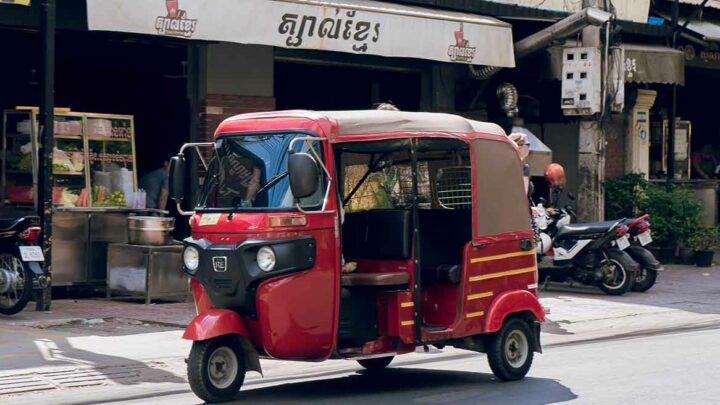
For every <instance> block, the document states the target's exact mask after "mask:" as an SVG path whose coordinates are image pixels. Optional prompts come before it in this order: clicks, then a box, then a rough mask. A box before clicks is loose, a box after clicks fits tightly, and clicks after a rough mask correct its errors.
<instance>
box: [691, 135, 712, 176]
mask: <svg viewBox="0 0 720 405" xmlns="http://www.w3.org/2000/svg"><path fill="white" fill-rule="evenodd" d="M691 160H692V167H693V169H695V174H696V175H698V176H700V178H703V179H711V178H713V176H714V175H715V169H716V168H717V166H718V162H717V160H716V159H715V154H714V151H713V147H712V145H710V144H709V143H706V144H705V145H703V147H702V149H700V150H696V151H695V152H694V153H693V154H692V156H691Z"/></svg>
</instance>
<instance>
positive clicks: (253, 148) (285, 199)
mask: <svg viewBox="0 0 720 405" xmlns="http://www.w3.org/2000/svg"><path fill="white" fill-rule="evenodd" d="M301 136H302V137H305V136H307V135H306V134H297V133H295V134H292V133H290V134H271V135H241V134H238V135H228V136H222V137H220V138H218V139H217V141H216V143H215V150H214V152H213V157H212V159H211V161H210V164H209V166H208V172H207V174H206V176H205V182H204V186H203V190H202V193H201V195H200V198H199V201H198V204H197V208H199V209H235V210H243V209H291V208H293V207H294V206H295V203H296V202H299V203H300V205H301V206H303V207H314V206H320V205H321V204H322V200H323V194H324V193H323V191H324V190H323V187H322V185H323V182H324V180H323V177H322V175H320V176H319V178H318V182H319V186H318V189H317V191H316V192H315V194H313V195H311V196H310V197H307V198H303V199H302V200H300V201H296V199H294V197H293V195H292V193H291V192H290V185H289V180H288V172H287V161H288V148H289V146H290V142H291V141H292V140H293V139H294V138H296V137H301ZM311 144H312V147H313V148H314V149H315V151H316V152H317V155H318V156H322V149H321V147H320V142H311ZM293 149H294V150H295V151H296V152H307V151H308V149H309V146H308V142H302V141H300V142H295V144H294V146H293Z"/></svg>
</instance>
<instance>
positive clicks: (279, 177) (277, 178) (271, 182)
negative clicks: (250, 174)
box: [255, 171, 288, 196]
mask: <svg viewBox="0 0 720 405" xmlns="http://www.w3.org/2000/svg"><path fill="white" fill-rule="evenodd" d="M287 175H288V172H287V171H286V172H285V173H280V174H278V175H277V176H275V177H273V178H271V179H270V180H268V182H267V183H265V185H264V186H262V187H260V189H259V190H258V191H257V192H256V193H255V196H257V195H258V194H260V193H262V192H263V191H265V190H268V189H270V188H271V187H272V186H274V185H275V184H277V183H278V182H279V181H280V180H282V179H284V178H285V177H286V176H287Z"/></svg>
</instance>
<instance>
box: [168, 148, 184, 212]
mask: <svg viewBox="0 0 720 405" xmlns="http://www.w3.org/2000/svg"><path fill="white" fill-rule="evenodd" d="M168 193H169V194H170V198H172V199H173V200H175V201H182V199H183V198H185V156H183V155H182V154H179V155H177V156H173V157H172V158H170V173H169V179H168Z"/></svg>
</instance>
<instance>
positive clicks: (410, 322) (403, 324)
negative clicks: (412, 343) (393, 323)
mask: <svg viewBox="0 0 720 405" xmlns="http://www.w3.org/2000/svg"><path fill="white" fill-rule="evenodd" d="M400 325H402V326H410V325H415V321H402V322H400Z"/></svg>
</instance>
